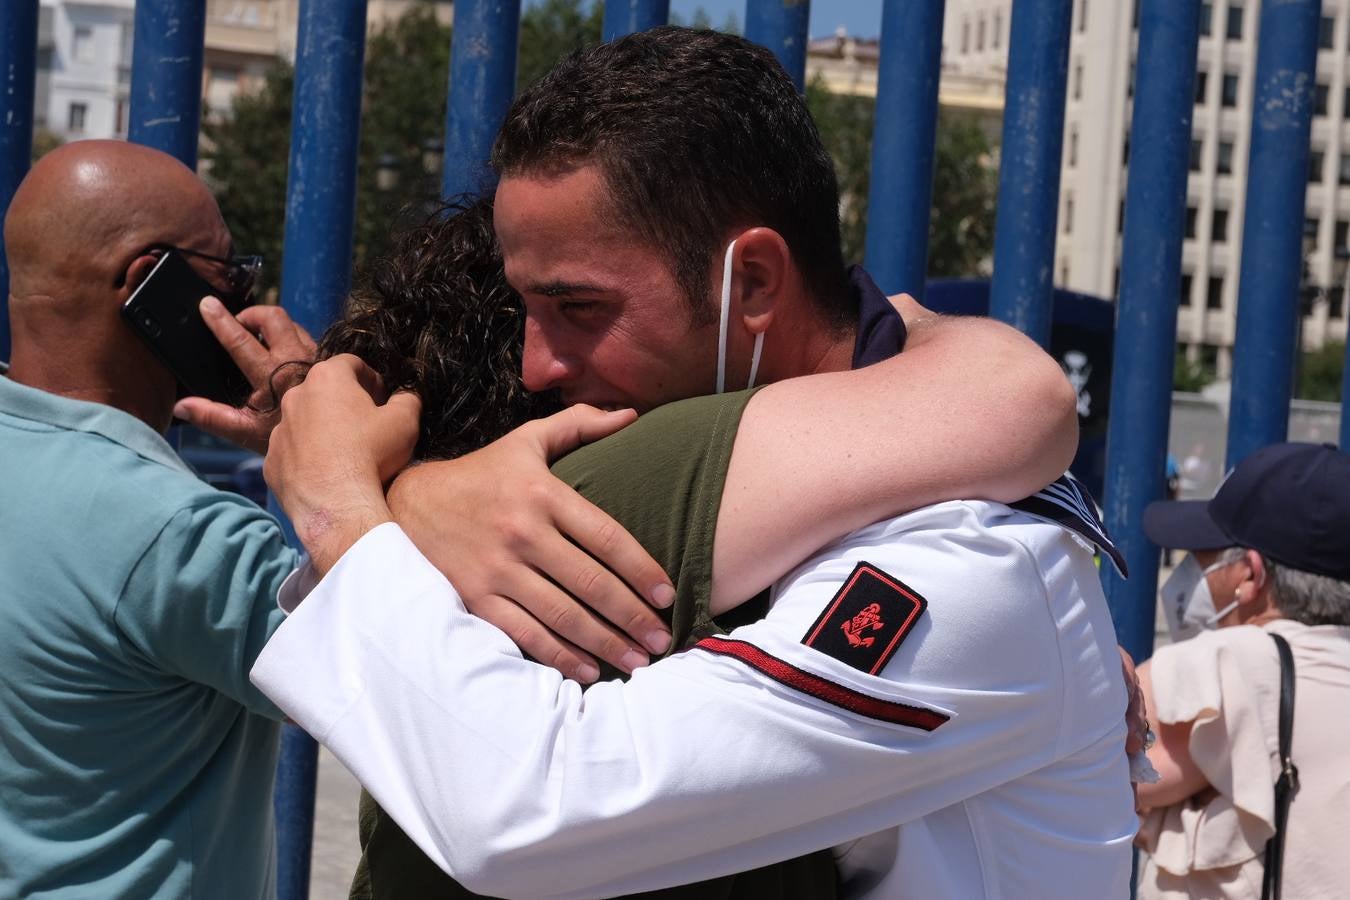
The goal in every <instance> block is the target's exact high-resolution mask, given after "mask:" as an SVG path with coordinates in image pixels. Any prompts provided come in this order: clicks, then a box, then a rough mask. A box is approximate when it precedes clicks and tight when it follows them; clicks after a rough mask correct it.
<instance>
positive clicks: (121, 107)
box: [114, 97, 131, 137]
mask: <svg viewBox="0 0 1350 900" xmlns="http://www.w3.org/2000/svg"><path fill="white" fill-rule="evenodd" d="M130 105H131V104H129V103H128V102H127V100H126V98H125V97H119V98H118V99H117V112H116V113H115V114H114V115H116V116H117V133H118V135H120V136H122V137H126V134H127V113H128V111H129V110H128V107H129V106H130Z"/></svg>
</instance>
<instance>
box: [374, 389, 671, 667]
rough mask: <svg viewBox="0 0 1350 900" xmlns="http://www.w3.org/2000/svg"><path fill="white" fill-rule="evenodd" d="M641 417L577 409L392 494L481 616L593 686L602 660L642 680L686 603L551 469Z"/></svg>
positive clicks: (403, 480)
mask: <svg viewBox="0 0 1350 900" xmlns="http://www.w3.org/2000/svg"><path fill="white" fill-rule="evenodd" d="M635 418H636V414H635V413H633V412H632V411H631V410H623V411H619V412H610V413H605V412H601V411H600V410H597V409H595V408H593V407H589V406H574V407H572V408H571V409H568V410H565V411H563V412H561V413H558V414H557V415H554V416H550V417H549V418H547V419H540V420H538V421H536V422H530V423H528V424H526V425H523V426H521V427H520V428H518V429H516V430H515V431H513V432H511V433H510V434H508V435H506V436H505V437H503V438H501V439H500V440H498V441H496V442H495V443H493V444H490V445H488V446H487V447H484V448H483V449H482V450H478V451H476V452H474V453H470V454H467V455H465V456H462V457H460V458H458V459H454V460H447V461H444V462H428V463H422V464H421V465H418V466H414V467H412V468H410V469H408V470H406V471H405V472H403V473H402V474H401V475H399V477H398V478H397V479H396V480H395V481H394V484H393V486H392V487H391V488H390V491H389V506H390V508H391V510H392V511H393V513H394V517H395V519H396V520H397V521H398V523H399V525H400V526H401V527H402V528H403V530H404V531H405V532H406V533H407V534H408V536H409V537H410V538H411V539H412V541H413V543H415V544H416V545H417V547H418V549H419V550H421V551H422V554H423V555H424V556H426V557H427V558H428V559H429V560H431V562H432V563H433V564H434V565H435V566H436V567H437V568H438V569H440V570H441V572H442V573H443V574H444V575H445V576H446V577H447V578H448V579H450V582H451V584H453V585H454V586H455V588H456V590H457V591H458V592H459V595H460V597H461V599H463V601H464V605H465V606H466V607H467V608H468V610H469V611H470V612H472V613H474V614H475V615H477V616H478V617H479V618H482V619H485V620H487V621H488V622H491V623H492V624H493V625H496V626H497V627H498V628H500V629H501V630H502V631H504V632H505V633H506V634H507V635H508V636H509V637H510V638H511V639H512V640H513V641H514V642H515V644H516V646H517V647H519V648H520V649H521V651H522V652H524V653H526V654H528V655H529V656H531V657H532V658H534V659H535V660H537V661H539V662H541V663H543V664H545V665H548V666H552V667H553V668H555V669H557V670H558V671H559V672H561V673H562V674H563V675H565V676H566V677H568V678H574V679H576V680H577V681H580V682H582V683H583V684H585V683H590V682H592V681H595V680H596V678H598V677H599V674H600V670H599V668H598V667H597V666H596V662H595V661H596V659H597V658H599V659H602V660H604V661H605V662H608V663H609V664H611V665H613V666H615V667H616V668H619V669H621V670H623V671H626V672H631V671H632V670H633V669H635V668H637V667H639V666H643V665H646V664H647V663H648V662H649V660H650V657H649V655H648V654H649V653H662V652H664V651H665V650H666V649H667V648H668V647H669V646H670V631H669V629H668V628H667V627H666V625H665V623H664V622H663V621H662V620H661V618H660V617H659V616H658V615H657V614H656V612H655V611H654V610H653V607H658V608H663V607H666V606H669V605H670V603H671V602H672V601H673V600H674V596H675V590H674V588H673V587H672V586H671V583H670V579H669V577H668V576H667V575H666V572H665V570H664V569H662V568H661V566H660V565H659V564H658V563H657V562H656V561H655V560H653V559H652V558H651V557H650V556H649V555H648V554H647V552H646V551H645V550H643V549H642V546H641V545H640V544H639V543H638V542H637V541H636V540H635V539H634V538H633V537H632V536H631V535H630V534H628V532H627V531H625V530H624V529H623V527H622V526H621V525H619V523H618V522H616V521H615V520H614V519H613V518H612V517H610V516H609V515H608V514H606V513H605V512H603V511H601V510H600V509H598V508H596V507H595V506H593V505H592V504H591V503H590V502H589V501H587V500H586V499H584V498H583V497H582V496H581V495H580V494H578V493H577V492H576V491H574V490H572V488H570V487H568V486H567V485H566V484H564V483H563V482H561V481H559V480H558V479H557V478H555V477H554V476H553V474H552V473H551V472H550V471H549V469H548V465H549V462H550V461H551V460H553V459H555V458H557V457H558V456H561V455H563V454H564V453H567V452H568V451H570V450H572V449H573V448H575V447H577V446H578V445H580V444H583V443H586V442H589V441H594V440H598V439H599V438H602V437H605V436H607V435H609V434H612V433H613V432H615V431H617V430H619V429H620V428H622V427H624V426H625V425H628V424H630V423H631V422H632V421H633V420H634V419H635Z"/></svg>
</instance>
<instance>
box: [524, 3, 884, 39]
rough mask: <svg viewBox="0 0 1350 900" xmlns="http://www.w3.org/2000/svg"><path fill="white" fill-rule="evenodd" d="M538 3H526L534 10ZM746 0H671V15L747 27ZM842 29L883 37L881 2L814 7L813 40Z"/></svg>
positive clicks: (816, 4) (867, 35)
mask: <svg viewBox="0 0 1350 900" xmlns="http://www.w3.org/2000/svg"><path fill="white" fill-rule="evenodd" d="M538 2H539V0H526V4H527V5H529V6H533V5H535V4H536V3H538ZM745 2H746V0H670V10H671V12H672V13H675V14H677V15H680V16H682V17H683V18H684V19H685V20H688V19H691V18H693V16H694V13H695V12H696V11H697V10H698V8H699V7H700V6H701V7H703V8H704V9H705V10H707V11H708V16H709V17H710V18H711V19H712V22H713V24H714V25H721V24H722V23H723V22H725V21H726V19H727V14H728V13H731V12H734V13H736V18H738V19H739V20H740V21H741V25H742V27H744V25H745ZM840 25H843V26H844V27H845V28H846V29H848V33H849V34H851V35H855V36H857V37H878V36H879V35H880V34H881V0H816V2H814V3H812V4H811V37H824V36H826V35H829V34H833V33H834V31H835V29H836V28H838V27H839V26H840Z"/></svg>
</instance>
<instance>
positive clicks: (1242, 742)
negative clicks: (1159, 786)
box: [1139, 619, 1350, 900]
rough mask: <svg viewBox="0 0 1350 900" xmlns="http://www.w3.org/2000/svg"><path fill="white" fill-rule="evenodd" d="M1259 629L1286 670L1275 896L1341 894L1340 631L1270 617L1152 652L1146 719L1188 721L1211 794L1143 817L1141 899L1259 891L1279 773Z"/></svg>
mask: <svg viewBox="0 0 1350 900" xmlns="http://www.w3.org/2000/svg"><path fill="white" fill-rule="evenodd" d="M1267 632H1274V633H1276V634H1279V635H1281V636H1283V637H1284V638H1285V640H1287V641H1288V642H1289V645H1290V647H1291V649H1292V650H1293V655H1294V668H1295V672H1296V682H1295V696H1296V701H1295V715H1294V743H1293V760H1294V764H1295V765H1296V766H1297V767H1298V770H1299V780H1300V787H1299V790H1298V792H1297V793H1295V795H1294V798H1293V802H1292V804H1291V806H1290V811H1289V826H1288V829H1289V830H1288V834H1287V837H1286V841H1285V861H1284V889H1283V896H1284V898H1286V900H1305V898H1323V897H1326V898H1337V897H1346V896H1350V627H1339V626H1319V627H1309V626H1307V625H1303V624H1300V623H1298V622H1293V621H1290V620H1287V619H1282V620H1278V621H1275V622H1271V623H1268V624H1267V625H1265V626H1264V627H1262V628H1257V627H1255V626H1246V625H1244V626H1238V627H1233V628H1224V629H1220V630H1218V631H1213V632H1207V633H1205V634H1202V635H1199V636H1198V637H1195V638H1193V639H1191V640H1189V641H1185V642H1183V643H1181V644H1176V645H1173V646H1169V647H1163V648H1161V649H1160V650H1159V651H1158V653H1157V655H1156V656H1154V657H1153V685H1154V694H1155V697H1156V702H1157V705H1158V717H1159V718H1160V719H1161V720H1162V721H1163V722H1167V723H1177V722H1187V721H1193V722H1194V723H1195V727H1194V728H1193V730H1192V732H1191V740H1190V751H1191V756H1192V757H1193V758H1194V760H1195V762H1196V765H1197V766H1199V767H1200V770H1201V771H1202V772H1204V773H1205V777H1206V778H1207V779H1208V781H1209V783H1210V785H1211V786H1212V788H1213V790H1210V791H1205V792H1203V793H1201V794H1198V795H1196V796H1193V797H1191V798H1190V799H1189V800H1187V801H1186V802H1184V803H1178V804H1176V805H1174V806H1169V807H1164V808H1160V809H1155V810H1151V811H1150V812H1149V814H1148V815H1147V816H1146V817H1145V819H1144V822H1143V825H1142V827H1141V829H1140V838H1141V843H1142V845H1143V846H1144V849H1145V852H1146V853H1147V854H1148V856H1147V857H1145V859H1144V860H1143V866H1142V867H1141V871H1140V886H1139V897H1141V898H1145V900H1152V898H1158V900H1164V898H1165V900H1179V898H1201V897H1204V898H1222V900H1257V898H1259V897H1260V896H1261V879H1262V875H1263V873H1264V865H1263V862H1262V858H1263V853H1264V851H1265V844H1266V841H1267V840H1268V839H1269V838H1270V836H1271V835H1272V834H1273V833H1274V807H1275V798H1274V784H1275V778H1276V776H1277V775H1278V774H1279V764H1278V755H1279V725H1278V721H1279V719H1278V717H1279V690H1280V666H1279V658H1278V656H1277V655H1276V650H1275V643H1274V641H1272V640H1271V639H1270V636H1269V634H1268V633H1267Z"/></svg>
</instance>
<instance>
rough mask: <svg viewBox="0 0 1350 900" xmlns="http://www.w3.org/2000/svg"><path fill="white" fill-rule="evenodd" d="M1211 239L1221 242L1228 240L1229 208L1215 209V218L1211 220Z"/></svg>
mask: <svg viewBox="0 0 1350 900" xmlns="http://www.w3.org/2000/svg"><path fill="white" fill-rule="evenodd" d="M1209 239H1210V240H1211V241H1214V242H1215V243H1219V244H1223V243H1227V242H1228V210H1226V209H1216V210H1214V219H1213V221H1211V222H1210V229H1209Z"/></svg>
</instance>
